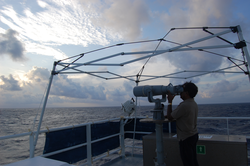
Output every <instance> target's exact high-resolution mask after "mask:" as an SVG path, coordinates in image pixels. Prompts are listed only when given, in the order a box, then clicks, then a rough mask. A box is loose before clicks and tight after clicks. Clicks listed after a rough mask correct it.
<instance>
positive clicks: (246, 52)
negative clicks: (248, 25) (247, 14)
mask: <svg viewBox="0 0 250 166" xmlns="http://www.w3.org/2000/svg"><path fill="white" fill-rule="evenodd" d="M237 30H238V37H239V40H240V41H245V40H244V38H243V33H242V30H241V27H240V26H239V25H238V26H237ZM242 52H243V55H245V56H246V59H247V71H248V77H249V81H250V73H249V71H250V56H249V53H248V50H247V46H245V47H243V48H242Z"/></svg>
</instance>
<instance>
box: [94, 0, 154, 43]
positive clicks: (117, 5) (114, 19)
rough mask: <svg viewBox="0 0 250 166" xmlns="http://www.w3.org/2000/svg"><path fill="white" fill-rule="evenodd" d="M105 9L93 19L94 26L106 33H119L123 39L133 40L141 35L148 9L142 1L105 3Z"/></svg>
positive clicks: (146, 20)
mask: <svg viewBox="0 0 250 166" xmlns="http://www.w3.org/2000/svg"><path fill="white" fill-rule="evenodd" d="M105 2H106V3H107V4H105V5H106V6H105V8H104V9H103V11H102V12H100V13H98V15H99V17H96V18H93V19H92V21H93V22H94V24H95V25H97V26H99V27H101V28H105V29H106V30H107V31H109V32H110V35H112V32H115V34H116V33H119V34H120V35H121V36H122V37H123V38H125V39H129V40H134V39H136V38H138V37H140V35H141V34H142V29H141V26H142V25H143V24H147V23H149V20H150V17H149V9H148V7H147V5H146V3H145V1H142V0H136V1H132V0H127V1H116V0H111V1H110V0H109V1H105Z"/></svg>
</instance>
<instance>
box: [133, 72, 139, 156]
mask: <svg viewBox="0 0 250 166" xmlns="http://www.w3.org/2000/svg"><path fill="white" fill-rule="evenodd" d="M138 76H139V75H137V76H136V86H138V82H139V79H138ZM135 105H136V109H135V114H134V117H135V118H134V121H135V123H134V134H133V147H132V156H134V146H135V129H136V112H137V97H135Z"/></svg>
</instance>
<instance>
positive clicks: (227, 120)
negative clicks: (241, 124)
mask: <svg viewBox="0 0 250 166" xmlns="http://www.w3.org/2000/svg"><path fill="white" fill-rule="evenodd" d="M227 135H229V125H228V118H227Z"/></svg>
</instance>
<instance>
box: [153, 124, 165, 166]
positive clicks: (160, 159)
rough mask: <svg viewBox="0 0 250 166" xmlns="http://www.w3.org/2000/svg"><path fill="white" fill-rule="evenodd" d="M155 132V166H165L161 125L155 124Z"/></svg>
mask: <svg viewBox="0 0 250 166" xmlns="http://www.w3.org/2000/svg"><path fill="white" fill-rule="evenodd" d="M155 132H156V152H157V163H156V165H157V166H166V164H165V163H164V147H163V134H162V133H163V130H162V123H156V124H155Z"/></svg>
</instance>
